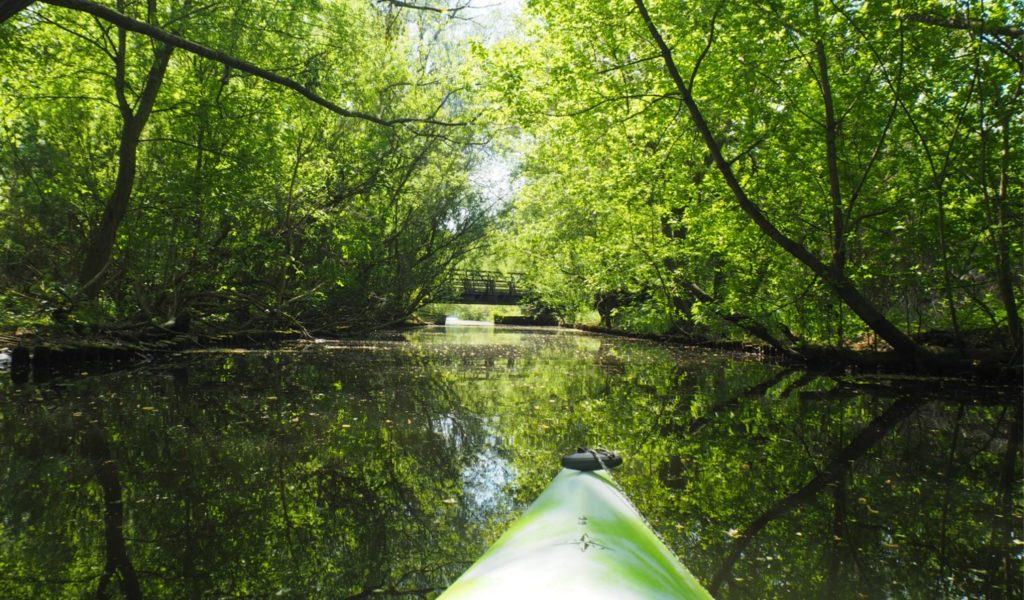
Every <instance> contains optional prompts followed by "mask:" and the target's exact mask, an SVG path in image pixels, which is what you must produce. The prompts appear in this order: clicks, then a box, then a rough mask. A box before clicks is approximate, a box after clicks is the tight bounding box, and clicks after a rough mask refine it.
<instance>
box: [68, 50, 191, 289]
mask: <svg viewBox="0 0 1024 600" xmlns="http://www.w3.org/2000/svg"><path fill="white" fill-rule="evenodd" d="M123 35H124V33H123V30H122V38H123ZM173 49H174V48H173V47H172V46H159V47H158V49H157V50H156V51H155V53H154V57H153V64H152V65H151V66H150V69H149V75H148V76H147V78H146V85H145V87H144V88H143V90H142V94H141V95H140V96H139V101H138V106H137V107H136V108H135V110H134V112H133V111H132V109H131V107H130V106H129V105H128V103H127V100H125V97H124V89H125V82H124V64H123V61H124V56H123V53H119V55H118V59H119V62H118V65H117V70H118V75H117V78H116V81H117V83H116V85H117V87H118V89H117V94H118V100H119V104H120V106H121V115H122V119H123V123H122V125H121V142H120V145H119V147H118V151H117V181H116V182H115V184H114V190H113V192H112V193H111V194H110V198H109V199H108V200H107V205H106V207H105V208H104V209H103V217H102V218H101V219H100V222H99V224H98V225H97V226H96V227H95V228H94V229H93V230H92V232H91V233H90V235H89V242H88V244H87V246H86V249H85V259H84V261H83V263H82V269H81V272H80V273H79V278H78V280H79V283H80V284H81V286H82V293H83V294H84V295H85V296H86V297H87V298H95V297H96V295H97V294H99V292H100V290H101V289H102V287H103V281H104V273H105V271H106V270H107V267H108V265H109V264H110V259H111V257H112V256H113V254H114V245H115V243H116V242H117V231H118V229H119V228H120V227H121V222H122V221H123V220H124V217H125V215H126V214H127V212H128V205H129V203H130V201H131V197H132V188H133V187H134V185H135V171H136V158H137V157H138V149H139V139H140V137H141V136H142V130H143V129H145V127H146V122H147V121H148V120H149V115H150V113H151V112H152V110H153V105H154V104H155V103H156V96H157V93H158V92H159V91H160V86H161V84H162V83H163V80H164V74H165V73H166V72H167V64H168V62H169V61H170V58H171V51H172V50H173ZM122 50H123V48H122Z"/></svg>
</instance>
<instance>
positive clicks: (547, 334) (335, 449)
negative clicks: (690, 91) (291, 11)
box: [0, 327, 1024, 599]
mask: <svg viewBox="0 0 1024 600" xmlns="http://www.w3.org/2000/svg"><path fill="white" fill-rule="evenodd" d="M1021 428H1022V423H1021V398H1020V390H1019V389H1005V388H997V387H989V386H979V385H970V384H966V383H963V382H958V381H954V380H941V379H927V380H918V379H912V378H906V377H904V378H898V377H883V376H866V375H849V374H840V375H823V374H814V373H807V372H803V371H799V370H794V369H791V368H787V367H784V366H780V365H777V364H773V363H771V362H763V361H758V360H753V359H751V358H750V357H743V356H738V355H730V354H721V353H713V352H707V351H700V350H697V351H695V350H685V349H680V348H667V347H664V346H660V345H656V344H652V343H645V342H635V341H628V340H623V339H618V338H612V337H604V336H594V335H584V334H577V333H572V332H568V331H558V330H541V329H536V330H530V329H501V328H490V327H465V328H455V327H449V328H444V327H432V328H426V329H420V330H415V331H411V332H404V333H389V334H385V335H381V336H379V337H376V338H373V339H367V340H360V341H341V342H338V341H324V342H315V343H314V342H309V343H296V344H289V345H285V346H282V347H278V348H274V349H269V350H238V351H206V352H192V353H186V354H182V355H181V356H178V357H175V358H174V359H173V360H171V361H167V362H162V363H160V364H155V365H151V366H146V367H142V368H135V369H132V370H129V371H121V372H116V373H110V374H106V375H95V376H87V377H78V378H65V379H61V380H54V381H51V382H45V383H26V384H19V385H15V384H13V383H11V381H10V379H9V377H7V376H6V374H5V376H4V377H3V380H2V382H0V597H3V598H84V597H101V596H102V593H103V592H107V593H108V594H109V596H110V597H114V598H117V597H140V598H169V599H170V598H175V599H176V598H351V599H355V598H367V599H369V598H433V597H435V596H436V595H437V593H438V592H439V591H440V590H441V589H443V588H444V586H445V585H447V583H449V582H451V581H452V580H453V579H454V578H455V577H457V576H458V574H459V573H461V571H462V570H463V569H465V568H466V567H467V566H468V565H469V563H471V562H472V561H473V560H474V559H475V558H476V557H477V556H478V555H479V554H480V553H481V552H482V551H483V550H484V549H485V548H486V547H487V546H488V545H489V543H490V542H492V541H494V540H495V539H496V537H497V536H498V535H499V534H500V533H501V532H502V531H503V529H504V528H505V526H506V525H507V524H508V523H509V521H510V520H511V519H513V518H514V516H515V515H516V514H517V512H518V511H521V510H522V509H523V508H524V507H525V505H526V504H528V503H529V502H530V501H531V500H532V499H533V498H534V497H535V496H536V495H537V494H538V493H539V492H540V491H541V490H542V489H543V488H544V486H545V485H546V483H547V482H548V481H549V480H550V478H551V477H552V476H553V475H554V474H555V473H556V472H557V471H558V469H559V466H558V459H559V457H560V456H561V455H562V454H563V453H566V452H568V451H570V450H573V449H575V447H576V446H588V445H589V446H602V447H606V448H611V449H615V450H618V451H619V452H621V453H622V454H623V455H624V456H625V458H626V464H625V465H624V466H623V467H622V468H621V469H620V470H619V472H618V473H617V475H616V477H617V479H618V481H619V483H620V484H621V486H622V487H623V488H624V489H625V490H626V492H627V493H628V494H629V496H630V497H631V498H632V499H633V501H634V502H635V503H636V504H637V506H638V507H639V508H640V509H641V510H642V511H643V512H644V513H645V515H646V516H647V517H648V519H649V520H650V522H651V523H652V524H653V525H654V527H655V528H656V529H658V530H659V531H660V533H661V534H662V535H663V536H664V538H665V540H666V541H667V542H668V544H669V545H670V546H672V548H673V549H674V550H675V552H676V553H677V554H678V555H679V556H680V557H681V558H682V560H683V561H684V562H685V563H686V564H687V566H688V567H689V568H690V570H691V571H693V572H694V574H695V575H697V577H698V578H699V579H700V580H701V581H702V582H703V583H704V584H705V585H706V586H708V587H709V588H711V589H713V591H714V593H715V595H716V597H718V598H723V599H727V598H844V599H845V598H1019V597H1021V594H1022V589H1021V576H1022V554H1024V542H1022V541H1021V540H1022V539H1024V534H1022V531H1021V523H1022V481H1021V464H1022V460H1021Z"/></svg>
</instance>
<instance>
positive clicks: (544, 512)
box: [440, 469, 711, 600]
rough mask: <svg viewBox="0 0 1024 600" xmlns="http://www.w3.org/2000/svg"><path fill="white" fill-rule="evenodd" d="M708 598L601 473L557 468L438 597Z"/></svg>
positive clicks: (458, 599) (449, 599)
mask: <svg viewBox="0 0 1024 600" xmlns="http://www.w3.org/2000/svg"><path fill="white" fill-rule="evenodd" d="M463 598H472V599H484V598H487V599H500V598H515V599H522V600H541V599H544V598H559V599H571V598H584V599H587V600H598V599H608V600H612V599H614V600H628V599H632V598H636V599H640V598H643V599H647V600H651V599H659V598H663V599H669V598H672V599H674V600H689V599H703V600H709V599H710V598H711V595H710V594H708V592H707V591H706V590H705V589H704V588H703V587H701V585H700V583H698V582H697V580H696V579H695V578H694V577H693V575H692V574H690V572H689V571H688V570H687V569H686V567H684V566H683V565H682V564H681V563H680V562H679V560H678V559H677V558H676V557H675V555H673V554H672V552H671V551H670V550H669V549H668V548H666V547H665V545H664V544H663V543H662V542H661V540H659V539H658V537H657V536H656V535H655V534H654V532H653V531H651V529H650V528H649V527H648V526H647V525H646V524H645V523H644V520H643V518H642V517H641V516H640V515H639V514H638V513H637V512H636V510H635V509H634V508H633V506H632V505H631V504H630V503H629V501H628V500H627V499H626V498H625V497H624V496H623V495H622V493H621V492H619V490H618V489H616V487H615V486H614V485H613V484H612V482H611V481H610V479H609V477H608V475H607V474H606V473H605V472H604V471H575V470H571V469H563V470H562V472H561V473H559V474H558V476H557V477H555V479H554V481H552V482H551V485H549V486H548V488H547V489H546V490H544V493H542V494H541V495H540V497H538V498H537V500H536V501H534V503H533V504H531V505H530V507H529V509H527V511H526V512H525V513H524V514H523V515H522V516H521V517H520V518H519V519H518V520H516V521H515V522H514V523H513V524H512V526H511V527H510V528H509V530H508V531H507V532H505V534H504V535H503V536H502V537H501V539H499V540H498V541H497V542H496V543H495V544H494V545H493V546H491V548H490V549H489V550H488V551H487V552H486V553H485V554H484V555H483V556H482V557H481V558H480V560H478V561H477V562H476V563H474V564H473V566H471V567H470V568H469V570H467V571H466V572H465V573H464V574H463V575H462V576H461V577H460V578H459V579H458V580H457V581H456V582H455V583H453V584H452V585H451V587H449V588H448V589H447V590H446V591H445V592H444V593H443V594H442V595H441V596H440V600H461V599H463Z"/></svg>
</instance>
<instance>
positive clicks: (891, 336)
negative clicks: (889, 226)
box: [634, 0, 929, 361]
mask: <svg viewBox="0 0 1024 600" xmlns="http://www.w3.org/2000/svg"><path fill="white" fill-rule="evenodd" d="M634 2H635V4H636V6H637V8H638V9H639V12H640V16H641V18H643V20H644V24H645V25H646V26H647V30H648V31H649V32H650V34H651V37H652V38H653V39H654V42H655V43H656V44H657V46H658V48H659V50H660V51H661V55H662V59H663V60H664V62H665V67H666V69H667V70H668V72H669V75H670V76H671V77H672V81H673V82H674V83H675V86H676V88H677V89H678V90H679V94H680V96H681V97H682V100H683V104H684V105H685V106H686V108H687V110H688V112H689V113H690V117H691V119H692V120H693V122H694V125H695V126H696V128H697V130H698V131H699V132H700V134H701V137H703V139H704V143H705V145H706V146H707V148H708V151H709V152H710V153H711V156H712V158H713V159H714V162H715V166H717V167H718V170H719V172H720V173H721V174H722V177H723V178H724V179H725V182H726V184H727V185H728V186H729V189H730V190H731V191H732V193H733V196H734V197H735V198H736V202H737V203H738V204H739V205H740V208H741V209H742V210H743V212H745V213H746V214H747V216H749V217H750V219H751V220H752V221H753V222H754V223H755V224H756V225H757V226H758V228H759V229H760V230H761V231H762V233H764V234H765V235H767V236H768V237H769V239H771V240H772V241H774V242H775V243H776V244H778V245H779V246H781V247H782V248H783V249H784V250H785V251H786V252H788V253H789V254H790V255H792V256H793V257H794V258H796V259H797V260H799V261H800V262H801V263H803V264H804V265H805V266H806V267H807V268H809V269H810V270H811V272H813V273H814V274H815V275H817V276H818V277H820V278H821V280H822V281H823V282H824V283H825V284H826V285H828V286H829V288H831V289H832V291H833V292H834V293H835V294H836V295H837V296H838V297H839V298H840V300H842V301H843V302H844V303H845V304H846V305H847V306H848V307H849V308H850V310H852V311H853V312H854V313H855V314H856V315H857V316H858V317H860V318H861V320H863V321H864V323H865V324H866V325H867V326H868V327H869V328H871V330H872V331H874V332H875V333H876V334H877V335H878V337H880V338H882V339H883V340H885V341H886V342H888V343H889V345H891V346H892V347H893V348H894V349H895V350H896V351H897V352H899V353H900V354H901V355H902V356H904V357H905V358H907V359H910V360H914V361H918V360H920V359H924V358H926V357H928V356H929V353H928V352H927V351H926V350H925V349H924V348H922V347H921V346H920V345H919V344H917V343H916V342H914V340H912V339H910V336H908V335H907V334H905V333H903V332H902V331H901V330H900V329H899V328H898V327H896V326H895V325H893V323H892V322H890V321H889V320H888V319H887V318H885V315H883V314H882V313H881V311H879V310H878V309H877V308H876V307H875V306H874V304H872V303H871V301H870V300H868V299H867V298H866V297H864V295H863V294H861V292H860V290H858V289H857V287H856V286H854V285H853V282H851V281H850V279H849V278H848V277H847V276H846V274H845V273H843V272H837V271H836V270H835V269H832V268H830V267H829V266H828V265H826V264H825V263H824V262H822V261H821V259H819V258H818V257H817V256H815V255H814V254H813V253H812V252H811V251H810V250H808V249H807V248H806V247H804V246H803V245H802V244H800V243H799V242H797V241H796V240H793V239H791V238H789V237H788V236H786V235H785V234H784V233H782V232H781V231H780V230H779V229H778V228H776V227H775V225H774V224H772V222H771V221H770V220H768V218H767V217H766V216H765V214H764V213H763V212H762V211H761V208H760V207H759V206H758V205H757V204H755V203H754V202H753V201H752V200H751V199H750V198H749V197H748V196H747V193H746V190H744V189H743V186H742V184H740V182H739V179H738V178H737V177H736V174H735V173H734V172H733V170H732V165H731V164H730V163H729V161H728V160H727V159H726V158H725V156H724V155H723V154H722V149H721V147H720V146H719V144H718V141H717V140H716V139H715V137H714V134H713V133H712V132H711V127H710V126H709V125H708V123H707V121H706V120H705V119H704V114H703V113H702V112H701V110H700V108H699V107H698V106H697V103H696V101H695V100H694V98H693V95H692V94H691V93H690V89H689V88H688V87H687V85H686V83H685V82H684V81H683V78H682V76H681V75H680V73H679V69H678V67H677V66H676V63H675V59H674V58H673V56H672V50H671V49H670V48H669V47H668V44H666V43H665V40H664V38H662V37H661V33H660V32H659V31H658V28H657V26H655V24H654V22H653V21H652V20H651V15H650V13H648V12H647V6H646V5H645V4H644V1H643V0H634Z"/></svg>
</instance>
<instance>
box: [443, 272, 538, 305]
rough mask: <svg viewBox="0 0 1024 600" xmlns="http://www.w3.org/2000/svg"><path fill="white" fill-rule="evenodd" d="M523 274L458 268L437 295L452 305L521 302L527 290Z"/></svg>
mask: <svg viewBox="0 0 1024 600" xmlns="http://www.w3.org/2000/svg"><path fill="white" fill-rule="evenodd" d="M523 277H524V276H523V274H522V273H501V272H499V271H469V270H455V271H451V272H450V273H449V275H448V278H447V280H446V281H445V284H444V285H442V286H441V288H440V290H439V291H438V294H437V295H436V296H435V299H434V301H435V302H450V303H452V304H494V305H511V304H519V302H520V301H521V300H522V299H523V293H524V292H525V291H527V288H526V285H525V283H524V278H523Z"/></svg>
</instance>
